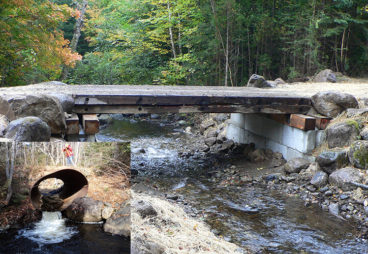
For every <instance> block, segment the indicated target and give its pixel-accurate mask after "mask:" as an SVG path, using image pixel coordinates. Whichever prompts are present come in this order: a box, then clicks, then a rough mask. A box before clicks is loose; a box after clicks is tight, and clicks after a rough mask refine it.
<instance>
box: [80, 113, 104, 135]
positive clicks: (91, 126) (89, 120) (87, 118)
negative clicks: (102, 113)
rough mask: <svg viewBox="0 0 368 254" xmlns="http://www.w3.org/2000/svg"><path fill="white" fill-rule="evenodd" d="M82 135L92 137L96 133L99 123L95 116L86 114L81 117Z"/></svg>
mask: <svg viewBox="0 0 368 254" xmlns="http://www.w3.org/2000/svg"><path fill="white" fill-rule="evenodd" d="M82 123H83V129H84V133H85V134H86V135H94V134H96V133H98V131H99V128H100V121H99V120H98V117H97V115H96V114H87V115H83V116H82Z"/></svg>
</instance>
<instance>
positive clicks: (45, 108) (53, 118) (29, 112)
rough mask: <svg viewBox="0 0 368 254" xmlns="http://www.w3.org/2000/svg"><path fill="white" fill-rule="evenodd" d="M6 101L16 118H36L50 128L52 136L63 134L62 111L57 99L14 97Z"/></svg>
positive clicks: (34, 96) (40, 96)
mask: <svg viewBox="0 0 368 254" xmlns="http://www.w3.org/2000/svg"><path fill="white" fill-rule="evenodd" d="M7 99H8V102H9V104H10V107H11V109H12V110H13V112H14V114H15V117H16V118H20V117H26V116H37V117H39V118H40V119H42V120H43V121H44V122H46V123H47V124H48V125H49V126H50V128H51V133H52V134H62V133H65V130H66V122H65V115H64V110H63V108H62V106H61V104H60V102H59V101H58V100H57V99H55V98H53V97H51V96H48V95H14V96H11V97H10V98H7Z"/></svg>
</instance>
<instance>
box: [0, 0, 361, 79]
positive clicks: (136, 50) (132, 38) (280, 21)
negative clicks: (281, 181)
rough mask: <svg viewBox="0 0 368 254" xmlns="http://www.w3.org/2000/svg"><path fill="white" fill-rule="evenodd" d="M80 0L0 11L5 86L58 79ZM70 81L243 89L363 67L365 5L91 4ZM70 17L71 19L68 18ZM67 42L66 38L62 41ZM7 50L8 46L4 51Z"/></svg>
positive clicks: (160, 0) (221, 0) (337, 1)
mask: <svg viewBox="0 0 368 254" xmlns="http://www.w3.org/2000/svg"><path fill="white" fill-rule="evenodd" d="M78 2H81V0H55V1H46V0H27V1H25V0H11V1H6V2H5V1H2V2H1V4H0V27H3V31H2V32H1V33H0V82H1V84H2V85H13V84H25V83H34V82H38V81H41V80H49V79H57V78H58V77H59V75H60V73H61V67H62V66H63V65H71V66H73V65H74V64H75V62H76V61H77V60H78V55H73V54H72V53H71V52H69V51H68V50H67V49H68V41H67V40H65V39H68V40H71V38H72V36H73V32H74V25H75V16H77V14H76V13H73V11H72V10H73V9H75V8H76V3H78ZM88 6H89V7H88V9H87V14H86V17H85V20H84V29H83V31H82V34H81V38H80V40H79V43H78V46H77V52H78V53H79V54H80V55H83V57H84V58H83V61H81V62H79V63H78V64H77V65H76V68H75V69H74V70H71V71H70V73H69V76H68V80H66V81H67V82H71V83H78V84H84V83H96V84H151V83H160V84H166V85H224V84H227V85H234V86H239V85H244V84H246V83H247V80H248V78H249V76H250V75H251V74H253V73H258V74H261V75H263V76H265V77H266V78H267V79H273V78H277V77H282V78H284V79H287V78H289V79H294V78H298V77H304V76H311V75H314V74H315V73H316V72H317V71H319V70H321V69H323V68H330V69H333V70H335V71H339V72H342V73H344V74H348V75H366V70H367V69H368V46H367V45H368V27H367V24H368V23H367V22H368V7H367V6H368V5H367V2H366V0H333V1H319V0H299V1H281V0H274V1H259V0H257V1H235V0H208V1H197V0H136V1H130V0H99V1H97V0H90V1H89V4H88ZM71 14H74V16H73V15H71ZM64 38H65V39H64ZM9 42H11V43H9Z"/></svg>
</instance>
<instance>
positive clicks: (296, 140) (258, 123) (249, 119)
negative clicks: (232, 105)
mask: <svg viewBox="0 0 368 254" xmlns="http://www.w3.org/2000/svg"><path fill="white" fill-rule="evenodd" d="M237 115H238V114H237ZM243 117H244V125H243V127H240V126H239V125H240V123H241V122H242V121H243V119H242V118H241V117H239V116H234V117H233V116H232V118H231V119H232V120H233V121H230V123H229V125H228V127H227V134H226V137H227V138H228V139H232V140H233V141H234V142H238V143H243V144H248V143H255V145H256V147H257V148H268V149H271V150H273V151H275V152H281V153H282V154H283V156H284V158H285V159H287V160H289V159H292V158H296V157H304V158H306V159H308V160H310V161H313V157H312V156H310V153H311V152H312V151H313V149H315V148H316V146H317V145H319V144H320V143H321V142H322V141H323V139H324V131H322V130H310V131H303V130H300V129H297V128H293V127H291V126H288V125H284V124H281V123H279V122H276V121H274V120H272V119H269V118H268V117H265V116H262V115H256V114H244V115H243Z"/></svg>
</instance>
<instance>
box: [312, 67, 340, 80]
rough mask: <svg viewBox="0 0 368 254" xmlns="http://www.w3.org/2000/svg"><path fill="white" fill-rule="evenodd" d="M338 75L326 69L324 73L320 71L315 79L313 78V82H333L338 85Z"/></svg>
mask: <svg viewBox="0 0 368 254" xmlns="http://www.w3.org/2000/svg"><path fill="white" fill-rule="evenodd" d="M336 80H337V79H336V75H335V73H334V72H333V71H332V70H330V69H326V70H323V71H320V72H319V73H318V74H317V75H316V76H315V77H314V78H313V82H331V83H336Z"/></svg>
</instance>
